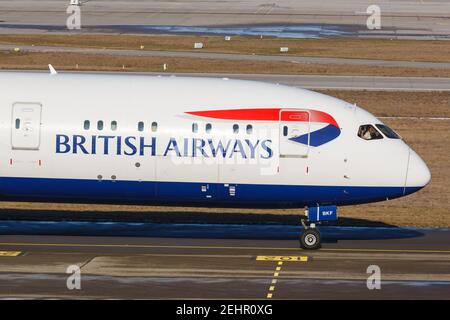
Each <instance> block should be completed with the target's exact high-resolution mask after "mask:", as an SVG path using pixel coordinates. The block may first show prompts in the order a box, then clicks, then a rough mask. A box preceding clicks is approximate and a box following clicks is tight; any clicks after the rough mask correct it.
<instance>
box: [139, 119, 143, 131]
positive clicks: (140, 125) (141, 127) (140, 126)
mask: <svg viewBox="0 0 450 320" xmlns="http://www.w3.org/2000/svg"><path fill="white" fill-rule="evenodd" d="M138 131H144V123H143V122H142V121H139V122H138Z"/></svg>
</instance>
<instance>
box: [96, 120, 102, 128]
mask: <svg viewBox="0 0 450 320" xmlns="http://www.w3.org/2000/svg"><path fill="white" fill-rule="evenodd" d="M97 129H98V130H103V121H101V120H100V121H98V122H97Z"/></svg>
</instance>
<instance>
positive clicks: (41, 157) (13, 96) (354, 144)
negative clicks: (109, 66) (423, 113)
mask: <svg viewBox="0 0 450 320" xmlns="http://www.w3.org/2000/svg"><path fill="white" fill-rule="evenodd" d="M0 83H1V87H2V88H3V90H2V93H1V95H0V101H1V108H0V119H1V123H0V130H1V135H0V144H1V153H0V163H2V166H1V167H0V194H1V195H2V196H3V197H4V198H14V199H44V198H45V199H68V200H73V199H83V200H94V201H96V200H98V201H131V202H134V201H137V202H148V203H167V204H175V203H186V204H195V205H205V204H215V205H236V206H298V207H301V206H308V205H312V204H334V205H345V204H354V203H364V202H371V201H380V200H384V199H389V198H395V197H399V196H403V195H406V194H409V193H412V192H414V191H416V190H418V189H420V188H422V187H423V186H425V185H426V184H427V183H428V181H429V180H430V173H429V170H428V168H427V167H426V165H425V164H424V162H423V161H422V160H421V159H420V157H419V156H418V155H417V154H416V153H415V152H414V151H412V150H411V149H410V148H409V147H408V146H407V145H406V144H405V143H404V141H403V140H401V139H391V138H388V137H386V136H383V137H382V138H381V139H376V140H369V141H368V140H365V139H362V138H361V137H359V136H358V128H360V126H361V125H367V124H371V125H376V124H382V122H381V121H380V120H378V119H377V118H375V117H374V116H373V115H371V114H370V113H368V112H366V111H364V110H363V109H361V108H359V107H357V106H354V105H350V104H348V103H346V102H344V101H341V100H338V99H335V98H332V97H329V96H326V95H323V94H319V93H316V92H312V91H307V90H301V89H297V88H291V87H286V86H281V85H272V84H266V83H258V82H252V81H241V80H227V79H212V78H187V77H186V78H184V77H156V76H143V75H108V74H102V75H101V74H57V75H53V76H51V75H48V74H43V73H25V72H23V73H22V72H17V73H16V72H2V73H0Z"/></svg>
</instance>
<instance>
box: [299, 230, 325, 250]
mask: <svg viewBox="0 0 450 320" xmlns="http://www.w3.org/2000/svg"><path fill="white" fill-rule="evenodd" d="M300 246H301V247H302V248H303V249H306V250H317V249H319V248H320V247H321V246H322V241H321V237H320V233H319V231H318V230H317V229H315V228H309V229H306V230H305V231H304V232H303V233H302V234H301V236H300Z"/></svg>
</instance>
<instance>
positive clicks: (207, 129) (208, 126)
mask: <svg viewBox="0 0 450 320" xmlns="http://www.w3.org/2000/svg"><path fill="white" fill-rule="evenodd" d="M211 128H212V126H211V123H207V124H206V126H205V131H206V133H210V132H211Z"/></svg>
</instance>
